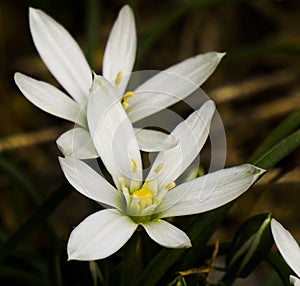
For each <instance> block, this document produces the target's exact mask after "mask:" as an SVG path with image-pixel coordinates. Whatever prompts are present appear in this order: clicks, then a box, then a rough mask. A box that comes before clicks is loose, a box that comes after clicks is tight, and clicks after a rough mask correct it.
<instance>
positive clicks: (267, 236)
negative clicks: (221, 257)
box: [226, 214, 273, 278]
mask: <svg viewBox="0 0 300 286" xmlns="http://www.w3.org/2000/svg"><path fill="white" fill-rule="evenodd" d="M270 221H271V215H270V214H258V215H255V216H253V217H251V218H250V219H248V220H247V221H246V222H244V223H243V224H242V225H241V226H240V227H239V229H238V230H237V232H236V235H235V238H234V241H233V244H232V247H231V250H230V252H229V254H228V256H227V261H226V265H227V266H226V268H227V269H228V273H227V274H226V275H234V276H235V277H241V278H246V277H247V276H248V275H249V274H250V273H251V272H252V271H253V270H254V268H256V266H257V265H258V264H259V263H260V262H261V261H262V260H263V259H264V258H265V257H266V256H267V254H268V253H269V251H270V249H271V247H272V245H273V237H272V234H271V230H270Z"/></svg>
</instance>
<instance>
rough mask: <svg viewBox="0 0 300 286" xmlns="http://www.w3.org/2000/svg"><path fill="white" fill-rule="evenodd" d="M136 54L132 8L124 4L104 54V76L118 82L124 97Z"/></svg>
mask: <svg viewBox="0 0 300 286" xmlns="http://www.w3.org/2000/svg"><path fill="white" fill-rule="evenodd" d="M135 54H136V30H135V22H134V16H133V13H132V10H131V9H130V7H129V6H127V5H126V6H124V7H123V8H122V9H121V11H120V13H119V16H118V18H117V20H116V22H115V24H114V26H113V28H112V30H111V33H110V35H109V38H108V41H107V45H106V48H105V52H104V56H103V76H104V77H105V78H106V79H108V80H109V81H111V83H113V84H116V78H117V77H118V73H120V74H119V75H121V77H120V80H121V81H120V83H119V84H117V85H118V89H119V95H120V96H121V97H122V96H123V93H124V91H125V88H126V85H127V83H128V80H129V76H128V75H129V74H130V73H131V71H132V68H133V64H134V60H135Z"/></svg>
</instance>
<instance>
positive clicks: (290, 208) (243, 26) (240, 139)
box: [0, 0, 300, 285]
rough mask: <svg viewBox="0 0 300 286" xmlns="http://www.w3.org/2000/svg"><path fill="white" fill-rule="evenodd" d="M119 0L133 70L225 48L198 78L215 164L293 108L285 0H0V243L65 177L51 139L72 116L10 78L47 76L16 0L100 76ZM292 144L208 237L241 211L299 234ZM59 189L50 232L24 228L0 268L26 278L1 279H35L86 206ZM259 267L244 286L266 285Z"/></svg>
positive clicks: (292, 12)
mask: <svg viewBox="0 0 300 286" xmlns="http://www.w3.org/2000/svg"><path fill="white" fill-rule="evenodd" d="M124 4H129V5H131V7H132V8H133V10H134V13H135V16H136V24H137V33H138V56H137V61H136V65H135V70H149V69H155V70H162V69H165V68H167V67H169V66H170V65H172V64H175V63H178V62H180V61H182V60H184V59H186V58H188V57H191V56H194V55H197V54H199V53H204V52H208V51H219V52H226V53H227V55H226V57H225V58H224V59H223V60H222V62H221V64H220V65H219V67H218V68H217V70H216V71H215V73H214V74H213V75H212V76H211V77H210V79H209V80H208V81H207V82H206V83H205V84H204V85H203V86H202V88H203V89H204V90H205V92H206V93H207V94H208V95H209V96H210V97H211V98H212V99H213V100H214V101H215V102H216V104H217V109H218V111H219V113H220V115H221V117H222V119H223V123H224V127H225V131H226V136H227V160H226V165H227V166H232V165H236V164H241V163H244V162H246V161H247V159H248V158H249V157H250V155H251V154H252V153H253V151H254V150H255V149H256V147H258V146H259V144H260V143H262V141H263V140H264V139H265V138H266V136H267V135H268V134H269V133H270V132H271V131H272V130H273V129H274V128H275V127H276V126H277V124H278V123H279V122H280V121H281V120H282V119H283V118H284V117H285V116H287V115H288V114H290V113H291V112H292V111H294V110H296V109H297V108H299V106H300V81H299V79H300V66H299V65H300V21H299V19H300V2H299V1H297V0H248V1H247V0H244V1H242V0H181V1H180V0H174V1H168V0H151V1H150V0H143V1H138V0H131V1H120V0H119V1H117V0H113V1H108V0H107V1H104V0H96V1H95V0H87V1H76V2H75V1H71V0H68V1H58V0H52V1H50V0H36V1H29V0H22V1H20V0H10V1H5V0H0V120H1V122H2V124H1V125H0V130H1V131H0V136H1V137H0V152H1V154H0V170H1V173H0V241H2V242H3V241H5V240H6V239H8V238H9V237H10V236H11V235H12V234H13V233H14V232H15V231H16V230H17V229H18V228H19V227H20V226H21V225H22V223H24V222H25V221H26V220H27V218H28V217H30V216H31V215H32V214H33V213H34V211H35V210H36V208H37V207H38V206H39V205H40V204H41V203H42V202H43V201H45V199H46V198H48V197H49V196H50V195H51V194H53V193H54V192H55V190H57V189H58V188H59V187H60V186H62V185H63V184H64V183H65V182H66V180H65V179H64V178H63V175H62V172H61V170H60V167H59V165H58V161H57V157H58V156H59V155H60V153H59V151H58V150H57V147H56V144H55V140H56V138H57V137H58V136H59V134H61V133H63V132H64V131H65V130H67V129H69V128H71V127H72V124H71V123H68V122H66V121H64V120H62V119H59V118H55V117H54V116H51V115H49V114H47V113H45V112H43V111H41V110H39V109H38V108H36V107H35V106H34V105H32V104H31V103H30V102H28V101H27V100H26V99H25V98H24V97H23V95H22V94H21V92H20V91H19V90H18V88H17V87H16V85H15V83H14V80H13V75H14V72H16V71H20V72H23V73H25V74H27V75H30V76H32V77H35V78H37V79H41V80H44V81H47V82H50V83H52V84H54V85H56V86H59V85H58V84H57V82H56V81H55V80H54V78H53V77H52V76H51V74H50V73H49V72H48V70H47V68H46V67H45V65H44V64H43V62H42V61H41V59H40V58H39V56H38V54H37V52H36V50H35V47H34V45H33V42H32V39H31V35H30V31H29V24H28V7H30V6H31V7H35V8H39V9H42V10H43V11H45V12H46V13H48V14H49V15H50V16H52V17H53V18H54V19H56V20H57V21H58V22H59V23H61V24H62V25H63V26H64V27H65V28H66V29H67V30H68V31H69V32H70V33H71V34H72V36H73V37H74V38H75V39H76V40H77V41H78V42H79V44H80V46H81V48H82V50H83V52H84V53H85V55H86V56H87V58H88V61H89V63H90V64H91V67H92V69H93V70H95V71H96V73H100V74H101V63H102V55H103V50H104V47H105V43H106V39H107V36H108V34H109V31H110V29H111V27H112V25H113V22H114V20H115V19H116V16H117V13H118V11H119V9H120V8H121V7H122V5H124ZM299 154H300V150H299V148H298V149H297V150H295V151H294V152H293V153H292V154H291V155H289V156H288V157H286V158H285V159H284V160H282V161H281V162H280V163H279V164H277V166H276V168H274V169H273V170H272V171H270V172H269V174H268V175H267V176H265V177H264V178H263V180H261V181H260V182H259V183H258V184H256V185H255V186H254V188H252V191H251V192H247V193H246V194H245V195H244V196H243V197H242V198H241V199H239V200H238V202H237V203H236V204H235V206H234V208H232V209H231V211H230V213H229V214H228V216H227V217H226V219H225V220H224V221H223V223H222V225H221V227H220V228H219V230H218V231H217V234H216V235H215V237H214V238H213V239H212V243H213V242H214V239H216V238H218V239H220V240H230V239H232V238H233V233H234V231H235V230H236V228H237V226H238V225H239V224H240V223H241V222H242V221H244V220H245V219H247V218H248V217H250V216H252V215H254V214H256V213H262V212H269V211H271V212H272V213H273V215H274V216H275V217H278V218H279V220H280V221H281V222H282V223H283V224H284V225H285V226H286V227H287V228H288V229H289V230H290V231H291V232H292V233H293V235H294V236H295V237H296V238H298V239H300V225H299V220H300V214H299V211H298V202H299V199H300V195H299V187H300V166H299V162H300V156H299ZM69 189H71V188H69ZM62 196H65V197H67V198H66V199H62V198H61V197H59V198H58V199H57V200H58V202H61V203H57V202H54V203H53V209H52V210H53V211H51V212H50V213H51V215H50V216H49V220H50V222H49V223H50V224H51V231H50V233H49V228H48V225H46V224H45V223H44V222H43V223H40V225H38V227H33V229H32V230H31V231H30V232H29V233H27V234H24V236H23V237H24V241H22V242H21V243H20V246H19V247H18V249H16V250H14V251H13V252H12V254H10V255H9V256H7V257H6V258H5V260H4V261H5V264H3V267H2V266H1V267H0V281H2V280H3V281H13V278H12V277H16V275H21V276H22V275H23V276H22V277H23V279H25V278H26V279H29V280H28V281H27V280H26V279H25V280H22V281H27V282H28V283H27V284H26V283H25V282H24V283H23V284H18V283H19V282H18V281H15V282H11V284H9V285H44V284H39V281H41V280H38V278H39V277H44V276H43V275H46V276H47V275H50V274H51V273H52V272H51V271H53V272H55V267H57V264H56V263H55V261H56V260H55V257H54V258H53V257H52V256H55V255H54V254H53V253H55V251H54V250H53V249H56V248H59V251H60V253H64V251H65V243H66V241H67V238H68V235H69V233H70V231H71V229H72V226H73V225H76V224H78V223H79V222H80V221H81V220H82V219H83V218H84V217H86V215H87V214H89V213H92V212H93V211H94V210H95V205H94V204H93V203H92V202H90V201H89V200H88V199H86V198H84V197H82V196H80V195H79V194H77V193H76V192H75V191H72V193H71V192H70V194H69V193H68V194H65V193H64V194H63V195H62ZM51 206H52V205H51ZM43 215H45V216H48V215H46V214H43ZM53 237H54V240H53ZM53 241H55V242H57V243H53ZM49 257H52V258H53V259H52V258H51V259H52V260H51V262H49V259H48V258H49ZM28 258H32V259H29V260H30V261H28ZM56 259H60V258H57V257H56ZM24 261H26V263H27V264H26V263H25V262H24ZM53 261H54V262H53ZM24 263H25V264H24ZM49 264H51V267H50V266H49ZM20 265H22V266H20ZM24 265H25V266H24ZM24 267H25V268H24ZM265 268H266V270H264V269H265ZM28 269H29V270H30V271H33V270H32V269H34V271H36V273H37V275H36V277H35V279H36V280H34V279H33V280H30V279H31V278H30V277H27V276H28V275H27V273H28V271H27V270H28ZM49 269H50V270H49ZM269 270H270V269H268V266H267V265H264V264H263V265H262V266H261V267H260V268H259V270H258V273H259V274H258V277H259V282H257V281H256V280H250V281H252V285H254V284H255V285H267V282H266V281H269V282H268V283H269V285H276V284H275V282H274V280H272V279H273V276H272V275H271V276H270V271H269ZM49 273H50V274H49ZM3 277H4V278H3ZM10 279H12V280H10ZM14 279H16V278H14ZM250 279H257V276H255V277H254V278H250ZM270 279H271V280H270ZM274 279H276V278H274ZM68 281H69V280H68ZM253 281H256V282H253ZM270 281H271V282H270ZM14 283H15V284H14ZM34 283H35V284H34ZM67 283H71V282H70V281H69V282H67ZM250 283H251V282H250ZM272 283H273V284H272ZM3 285H8V284H3ZM45 285H46V284H45ZM64 285H69V284H64ZM70 285H71V284H70ZM72 285H77V284H76V283H75V284H74V283H73V284H72ZM78 285H81V284H78ZM82 285H83V284H82ZM86 285H88V284H86ZM237 285H238V284H237ZM243 285H245V284H243ZM250 285H251V284H250ZM278 285H280V284H278Z"/></svg>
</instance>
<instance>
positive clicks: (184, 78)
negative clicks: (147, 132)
mask: <svg viewBox="0 0 300 286" xmlns="http://www.w3.org/2000/svg"><path fill="white" fill-rule="evenodd" d="M224 55H225V54H223V53H216V52H210V53H206V54H201V55H198V56H196V57H193V58H189V59H187V60H185V61H183V62H181V63H179V64H177V65H174V66H172V67H170V68H168V69H166V70H164V71H162V72H160V73H159V74H157V75H156V76H153V77H152V78H150V79H149V80H148V81H146V82H145V83H143V84H142V85H140V86H139V87H138V88H137V89H136V90H135V91H134V94H135V96H133V97H131V98H129V99H128V102H127V103H128V108H127V110H126V111H127V114H128V116H129V118H130V120H131V122H136V121H138V120H140V119H142V118H144V117H147V116H149V115H151V114H153V113H156V112H158V111H160V110H162V109H164V108H166V107H168V106H170V105H172V104H174V103H176V102H178V101H180V100H183V99H184V98H186V97H187V96H188V95H190V94H191V93H193V92H194V91H195V90H196V89H197V88H198V87H199V86H200V85H202V84H203V83H204V82H205V81H206V79H207V78H208V77H209V76H210V75H211V74H212V73H213V72H214V70H215V69H216V67H217V65H218V64H219V62H220V61H221V59H222V57H223V56H224Z"/></svg>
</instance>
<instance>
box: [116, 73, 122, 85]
mask: <svg viewBox="0 0 300 286" xmlns="http://www.w3.org/2000/svg"><path fill="white" fill-rule="evenodd" d="M121 79H122V72H120V71H119V72H118V73H117V76H116V79H115V84H116V85H119V84H120V83H121Z"/></svg>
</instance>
